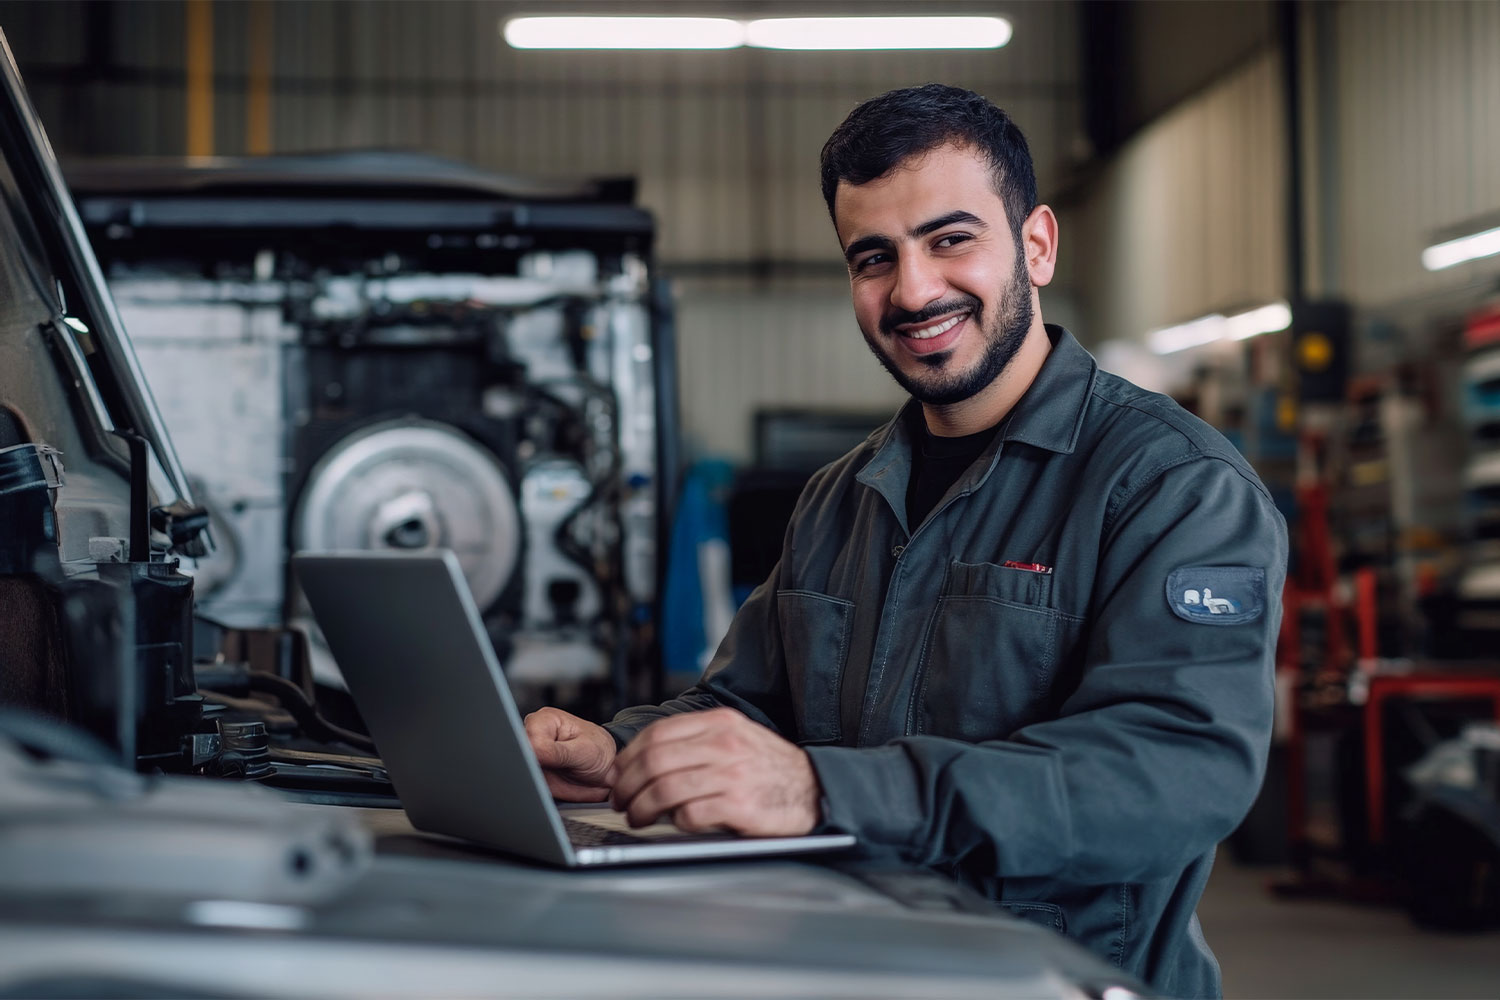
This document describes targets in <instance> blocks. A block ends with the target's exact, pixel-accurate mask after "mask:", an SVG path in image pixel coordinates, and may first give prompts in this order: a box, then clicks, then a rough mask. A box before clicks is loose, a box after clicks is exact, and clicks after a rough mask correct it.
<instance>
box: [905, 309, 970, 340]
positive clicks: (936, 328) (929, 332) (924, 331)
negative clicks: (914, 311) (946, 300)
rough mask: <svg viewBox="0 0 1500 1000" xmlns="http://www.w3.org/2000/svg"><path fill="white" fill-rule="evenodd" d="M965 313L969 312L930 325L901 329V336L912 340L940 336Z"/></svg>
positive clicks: (957, 322)
mask: <svg viewBox="0 0 1500 1000" xmlns="http://www.w3.org/2000/svg"><path fill="white" fill-rule="evenodd" d="M967 315H969V314H968V313H959V314H958V315H957V316H949V317H948V318H947V319H945V320H943V321H942V322H941V323H934V324H933V325H932V326H923V327H918V328H916V329H914V330H912V329H908V330H902V331H901V336H903V337H910V338H911V339H913V340H931V339H932V338H933V337H941V336H942V335H943V334H945V333H947V332H948V331H949V330H951V329H953V328H954V327H955V326H957V325H958V324H959V323H962V322H963V320H964V317H965V316H967Z"/></svg>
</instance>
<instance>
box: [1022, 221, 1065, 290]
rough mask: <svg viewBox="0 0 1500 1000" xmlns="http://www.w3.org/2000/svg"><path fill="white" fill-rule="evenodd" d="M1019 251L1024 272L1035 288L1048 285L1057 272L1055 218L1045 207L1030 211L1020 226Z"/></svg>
mask: <svg viewBox="0 0 1500 1000" xmlns="http://www.w3.org/2000/svg"><path fill="white" fill-rule="evenodd" d="M1021 249H1022V250H1023V251H1024V252H1025V254H1026V271H1027V273H1028V274H1029V275H1031V283H1032V284H1033V285H1034V286H1036V287H1037V288H1041V287H1042V286H1043V285H1046V284H1049V283H1050V282H1051V281H1052V274H1053V272H1054V271H1056V270H1057V216H1056V215H1055V214H1053V212H1052V209H1050V208H1048V207H1047V206H1046V205H1038V206H1037V207H1036V208H1033V209H1032V210H1031V214H1030V215H1028V216H1027V217H1026V221H1025V222H1024V223H1023V224H1022V225H1021Z"/></svg>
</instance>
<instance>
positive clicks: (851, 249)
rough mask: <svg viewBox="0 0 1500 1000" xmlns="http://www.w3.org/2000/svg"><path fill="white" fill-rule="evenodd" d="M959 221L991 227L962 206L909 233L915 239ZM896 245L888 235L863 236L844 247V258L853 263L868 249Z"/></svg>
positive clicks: (885, 248)
mask: <svg viewBox="0 0 1500 1000" xmlns="http://www.w3.org/2000/svg"><path fill="white" fill-rule="evenodd" d="M957 222H962V223H964V224H966V225H970V226H978V227H980V228H983V229H987V228H989V227H988V226H987V225H985V221H984V220H983V219H981V218H980V217H979V216H977V215H975V214H974V213H973V212H965V211H964V210H963V209H961V208H960V209H958V210H956V211H953V212H949V213H948V214H947V215H940V216H938V217H937V218H936V219H928V220H927V221H926V222H923V223H921V224H920V225H918V226H916V227H914V228H913V229H912V230H911V231H910V232H909V233H907V235H908V236H910V237H912V238H913V239H918V238H920V237H923V236H926V235H927V234H928V233H934V232H937V231H938V230H939V229H942V228H943V227H944V226H951V225H953V224H954V223H957ZM895 245H896V244H895V241H893V240H892V239H891V238H890V237H888V236H862V237H860V238H859V239H857V240H855V241H854V242H853V243H850V244H849V246H848V247H846V248H845V249H844V259H845V260H846V261H849V262H850V263H853V262H854V258H855V257H857V256H859V255H860V254H862V253H864V252H865V251H867V250H890V249H892V248H893V247H894V246H895Z"/></svg>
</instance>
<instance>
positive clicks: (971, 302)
mask: <svg viewBox="0 0 1500 1000" xmlns="http://www.w3.org/2000/svg"><path fill="white" fill-rule="evenodd" d="M982 305H983V303H981V302H980V301H979V300H978V299H977V298H975V297H974V296H972V295H960V296H957V297H955V298H951V299H944V300H943V301H941V302H934V303H933V304H932V305H930V306H923V307H922V308H921V309H918V310H917V311H916V312H907V311H906V310H905V309H895V310H892V311H891V312H888V313H886V314H885V315H884V316H882V317H880V332H881V333H885V334H889V335H891V336H894V335H895V334H896V327H898V326H905V325H907V324H909V323H925V322H927V321H928V320H931V319H937V318H938V317H939V316H942V315H945V314H947V313H955V312H971V313H973V314H974V315H975V316H978V315H979V310H980V307H981V306H982Z"/></svg>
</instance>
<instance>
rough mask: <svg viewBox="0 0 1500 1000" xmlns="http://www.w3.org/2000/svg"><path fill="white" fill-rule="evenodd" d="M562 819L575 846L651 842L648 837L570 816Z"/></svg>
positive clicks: (608, 845)
mask: <svg viewBox="0 0 1500 1000" xmlns="http://www.w3.org/2000/svg"><path fill="white" fill-rule="evenodd" d="M562 821H563V829H564V830H566V831H567V833H568V839H569V840H571V841H572V842H573V845H574V846H575V847H615V846H618V845H620V844H649V843H651V841H650V840H649V839H648V838H646V837H637V836H635V835H634V834H629V833H625V832H623V831H621V830H609V829H606V828H605V827H602V826H596V825H595V824H593V823H585V822H583V821H582V820H578V819H572V818H570V817H568V816H564V817H563V818H562Z"/></svg>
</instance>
